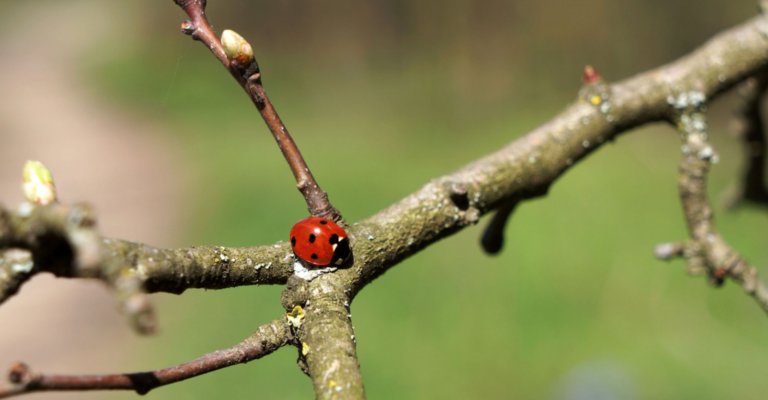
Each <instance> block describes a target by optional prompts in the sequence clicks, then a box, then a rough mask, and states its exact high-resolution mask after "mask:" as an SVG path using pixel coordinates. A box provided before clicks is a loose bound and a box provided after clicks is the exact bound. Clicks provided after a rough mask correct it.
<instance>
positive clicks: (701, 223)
mask: <svg viewBox="0 0 768 400" xmlns="http://www.w3.org/2000/svg"><path fill="white" fill-rule="evenodd" d="M678 126H679V127H681V128H682V131H683V158H682V160H681V162H680V175H679V179H678V189H679V191H680V199H681V201H682V204H683V213H684V215H685V220H686V222H687V225H688V231H689V234H690V236H691V241H689V242H687V243H685V244H682V245H678V246H679V247H678V248H677V249H675V251H670V252H661V253H665V254H657V256H667V257H666V258H665V259H670V258H672V257H673V256H681V257H684V258H685V259H686V260H687V261H688V263H689V266H688V269H689V271H690V272H693V273H698V272H705V273H706V274H707V275H708V276H709V279H710V282H711V283H712V284H714V285H715V286H720V285H722V284H723V283H724V281H725V279H726V278H731V279H732V280H733V281H735V282H737V283H738V284H740V285H741V286H742V288H743V289H744V291H746V292H747V293H748V294H749V295H750V296H752V297H753V298H754V299H755V300H756V301H757V303H758V305H759V306H760V307H761V308H762V309H763V311H765V312H766V313H768V287H766V286H765V284H764V283H763V282H762V281H761V280H760V279H759V276H758V273H757V269H756V268H755V267H753V266H751V265H750V264H749V263H748V262H747V261H746V260H745V259H744V258H743V257H742V256H741V255H740V254H739V253H738V252H737V251H736V250H735V249H733V247H731V246H730V245H729V244H728V243H727V242H726V241H725V239H723V237H722V236H721V235H720V233H718V232H717V228H716V227H715V223H714V213H713V212H712V207H711V206H710V203H709V200H708V198H707V175H708V174H709V169H710V166H711V164H712V163H713V162H714V161H716V160H717V156H716V154H715V153H714V150H713V149H712V147H711V145H710V144H709V143H708V141H707V134H706V133H707V132H706V123H705V121H704V120H703V110H702V109H701V108H700V107H698V106H697V107H696V109H688V110H684V111H683V112H682V113H681V114H680V122H679V124H678ZM681 250H682V251H681ZM657 253H659V252H657Z"/></svg>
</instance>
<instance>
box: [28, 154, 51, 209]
mask: <svg viewBox="0 0 768 400" xmlns="http://www.w3.org/2000/svg"><path fill="white" fill-rule="evenodd" d="M21 182H22V184H21V188H22V190H23V191H24V197H26V198H27V201H29V202H31V203H34V204H39V205H46V204H50V203H53V202H55V201H56V186H55V185H54V184H53V175H51V171H50V170H49V169H48V168H46V166H45V165H43V163H41V162H40V161H27V163H26V164H24V169H23V170H22V174H21Z"/></svg>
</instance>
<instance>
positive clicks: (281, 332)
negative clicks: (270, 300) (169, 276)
mask: <svg viewBox="0 0 768 400" xmlns="http://www.w3.org/2000/svg"><path fill="white" fill-rule="evenodd" d="M291 338H292V336H291V333H290V329H289V328H288V325H287V323H286V321H285V320H284V319H282V320H276V321H272V322H271V323H269V324H266V325H262V326H261V327H259V329H258V330H257V331H256V332H255V333H254V334H253V335H251V336H250V337H248V338H246V339H245V340H243V341H242V342H240V343H238V344H237V345H235V346H232V347H230V348H227V349H222V350H218V351H214V352H212V353H208V354H206V355H204V356H202V357H200V358H197V359H195V360H192V361H189V362H186V363H183V364H179V365H177V366H175V367H170V368H163V369H159V370H156V371H149V372H135V373H128V374H107V375H47V374H41V373H36V372H33V371H32V370H31V369H30V368H29V367H28V366H27V365H26V364H24V363H16V364H15V365H13V366H12V367H11V368H10V370H9V371H8V380H7V384H8V385H7V387H5V388H3V387H0V398H7V397H11V396H15V395H20V394H25V393H31V392H42V391H85V390H134V391H136V393H139V394H145V393H147V392H149V391H150V390H152V389H154V388H157V387H160V386H163V385H167V384H170V383H174V382H179V381H183V380H185V379H189V378H193V377H196V376H198V375H203V374H207V373H209V372H213V371H216V370H218V369H222V368H226V367H229V366H232V365H236V364H244V363H247V362H249V361H253V360H255V359H258V358H261V357H264V356H266V355H268V354H270V353H272V352H274V351H275V350H277V349H279V348H281V347H283V346H285V345H286V344H287V343H288V342H289V341H290V340H291Z"/></svg>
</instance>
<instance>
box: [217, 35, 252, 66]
mask: <svg viewBox="0 0 768 400" xmlns="http://www.w3.org/2000/svg"><path fill="white" fill-rule="evenodd" d="M221 46H222V47H224V53H225V54H226V55H227V58H228V59H230V60H233V61H235V62H236V63H237V64H239V65H242V66H247V65H249V64H250V63H252V62H253V48H251V44H250V43H248V42H247V41H246V40H245V39H243V37H242V36H240V34H238V33H237V32H235V31H232V30H229V29H225V30H224V32H221Z"/></svg>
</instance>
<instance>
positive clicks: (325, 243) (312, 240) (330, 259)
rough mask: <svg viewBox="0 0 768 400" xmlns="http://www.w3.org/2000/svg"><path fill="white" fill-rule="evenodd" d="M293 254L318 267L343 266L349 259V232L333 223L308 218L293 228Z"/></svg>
mask: <svg viewBox="0 0 768 400" xmlns="http://www.w3.org/2000/svg"><path fill="white" fill-rule="evenodd" d="M291 248H292V249H293V254H295V255H296V257H298V258H300V259H301V260H302V261H305V262H307V263H309V264H312V265H314V266H317V267H327V266H330V265H341V264H343V263H344V261H346V260H347V258H349V255H350V250H349V239H348V238H347V232H345V231H344V229H343V228H342V227H340V226H338V225H336V223H334V222H333V221H331V220H329V219H326V218H321V217H308V218H304V219H302V220H301V221H299V222H297V223H296V225H294V226H293V228H291Z"/></svg>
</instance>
